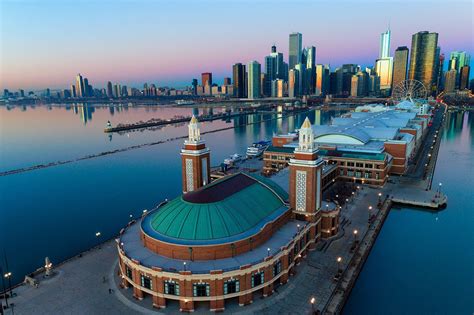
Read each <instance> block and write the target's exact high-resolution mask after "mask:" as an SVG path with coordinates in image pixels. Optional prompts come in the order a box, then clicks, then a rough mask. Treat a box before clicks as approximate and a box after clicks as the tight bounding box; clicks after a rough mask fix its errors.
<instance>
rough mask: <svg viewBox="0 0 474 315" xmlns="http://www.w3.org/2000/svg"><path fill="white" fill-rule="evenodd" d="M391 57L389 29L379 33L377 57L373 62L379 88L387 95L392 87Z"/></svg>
mask: <svg viewBox="0 0 474 315" xmlns="http://www.w3.org/2000/svg"><path fill="white" fill-rule="evenodd" d="M392 71H393V58H392V57H390V30H387V31H386V32H383V33H382V34H380V52H379V59H377V60H376V62H375V72H376V73H377V75H378V76H379V77H380V90H382V91H383V93H384V94H385V95H389V91H390V89H391V87H392Z"/></svg>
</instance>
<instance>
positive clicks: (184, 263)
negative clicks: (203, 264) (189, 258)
mask: <svg viewBox="0 0 474 315" xmlns="http://www.w3.org/2000/svg"><path fill="white" fill-rule="evenodd" d="M183 268H184V271H186V262H185V261H183Z"/></svg>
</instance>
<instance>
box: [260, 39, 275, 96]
mask: <svg viewBox="0 0 474 315" xmlns="http://www.w3.org/2000/svg"><path fill="white" fill-rule="evenodd" d="M273 47H275V46H272V50H273ZM273 54H274V53H272V54H271V55H269V56H266V57H265V74H266V76H265V82H264V87H263V94H264V95H265V96H270V94H271V84H272V81H273V80H276V79H277V69H276V58H274V57H273V56H272V55H273Z"/></svg>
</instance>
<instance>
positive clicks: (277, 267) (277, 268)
mask: <svg viewBox="0 0 474 315" xmlns="http://www.w3.org/2000/svg"><path fill="white" fill-rule="evenodd" d="M280 272H281V261H280V260H279V261H277V262H276V263H275V264H274V265H273V276H274V277H275V276H276V275H278V274H279V273H280Z"/></svg>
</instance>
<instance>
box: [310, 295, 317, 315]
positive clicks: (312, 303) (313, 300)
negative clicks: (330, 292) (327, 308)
mask: <svg viewBox="0 0 474 315" xmlns="http://www.w3.org/2000/svg"><path fill="white" fill-rule="evenodd" d="M309 303H311V310H312V311H313V314H316V312H315V311H314V303H316V299H315V298H314V296H313V297H312V298H311V300H309Z"/></svg>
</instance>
